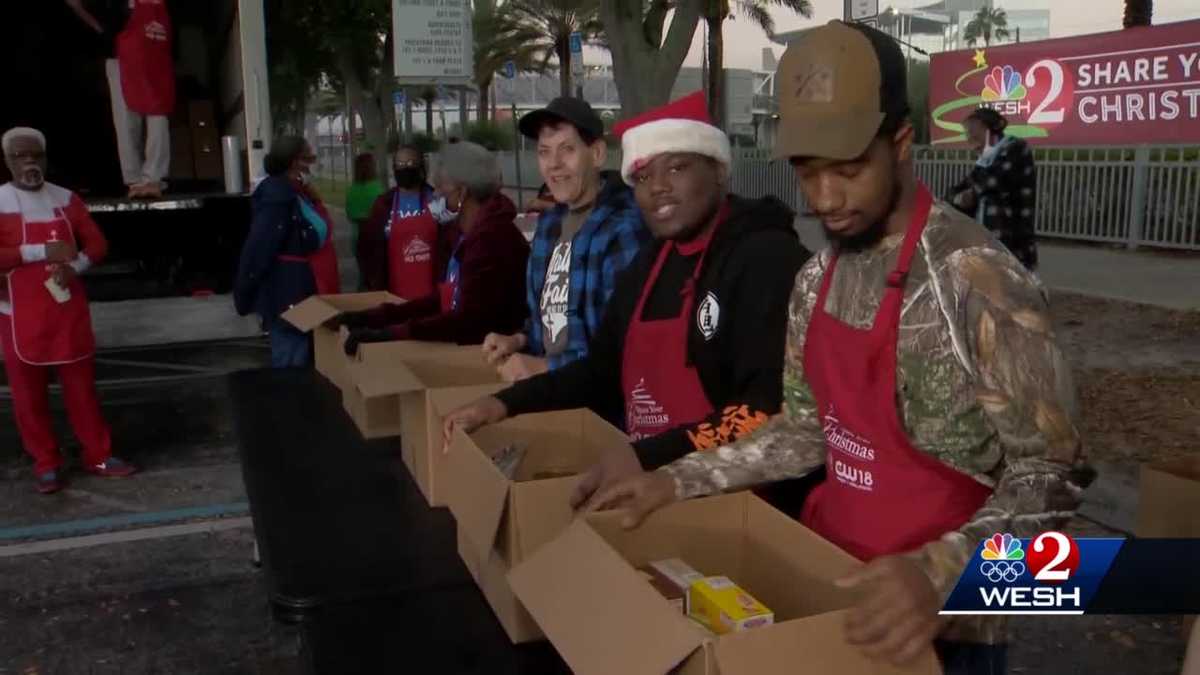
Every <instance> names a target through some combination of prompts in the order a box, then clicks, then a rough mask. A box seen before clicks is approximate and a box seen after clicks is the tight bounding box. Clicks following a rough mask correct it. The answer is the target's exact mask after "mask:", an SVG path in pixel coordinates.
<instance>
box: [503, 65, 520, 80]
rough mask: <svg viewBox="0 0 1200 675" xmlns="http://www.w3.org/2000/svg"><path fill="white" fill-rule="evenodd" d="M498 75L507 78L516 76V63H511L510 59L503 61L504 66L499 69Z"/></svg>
mask: <svg viewBox="0 0 1200 675" xmlns="http://www.w3.org/2000/svg"><path fill="white" fill-rule="evenodd" d="M500 75H502V76H503V77H504V78H505V79H508V80H511V79H513V78H514V77H516V76H517V64H515V63H513V62H512V61H505V62H504V68H503V69H502V70H501V71H500Z"/></svg>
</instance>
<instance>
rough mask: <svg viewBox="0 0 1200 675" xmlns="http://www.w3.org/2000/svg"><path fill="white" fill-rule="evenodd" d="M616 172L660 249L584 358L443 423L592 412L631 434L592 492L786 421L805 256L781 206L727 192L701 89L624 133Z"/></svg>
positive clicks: (724, 145) (644, 257) (588, 479)
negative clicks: (794, 307) (791, 324)
mask: <svg viewBox="0 0 1200 675" xmlns="http://www.w3.org/2000/svg"><path fill="white" fill-rule="evenodd" d="M615 131H616V133H617V134H618V135H620V136H621V146H622V151H623V159H622V166H621V175H622V177H623V178H624V180H625V182H626V183H628V184H629V185H631V186H632V187H633V190H634V196H635V198H636V199H637V203H638V207H639V208H640V209H641V211H642V216H643V218H644V219H645V222H646V225H647V226H648V227H649V229H650V232H651V234H653V236H654V241H653V242H652V243H651V244H649V245H647V246H646V247H644V248H643V249H642V251H641V253H640V254H639V255H638V256H637V257H636V258H634V260H633V262H631V263H630V265H629V267H628V268H626V270H625V272H624V273H623V274H622V276H621V277H620V278H619V279H618V280H617V283H616V286H615V288H614V290H613V293H612V296H611V297H610V299H609V303H608V308H607V310H606V313H605V316H604V319H603V320H602V321H601V323H600V326H599V328H598V330H597V332H596V334H595V336H594V337H593V338H592V341H591V343H590V345H589V351H588V354H587V356H585V357H584V358H581V359H579V360H577V361H574V362H572V363H569V364H567V365H565V366H563V367H561V368H557V369H555V370H552V371H550V372H548V373H544V374H541V375H538V376H535V377H533V378H530V379H527V380H524V381H522V382H518V383H517V384H515V385H514V386H512V387H511V388H509V389H506V390H504V391H502V392H500V393H499V394H497V395H496V396H490V397H486V398H483V399H480V400H478V401H476V402H474V403H472V404H470V405H468V406H465V407H463V408H461V409H459V410H457V411H455V412H453V413H451V414H450V415H449V416H447V418H446V426H445V432H446V434H447V435H449V434H450V433H451V432H452V430H453V428H455V427H456V426H457V427H460V428H462V429H464V430H465V431H468V432H470V431H472V430H474V429H476V428H478V427H480V426H483V425H485V424H492V423H495V422H499V421H500V420H502V419H505V418H507V417H512V416H515V415H522V414H526V413H535V412H544V411H549V410H564V409H570V408H584V407H586V408H591V409H592V410H594V411H595V412H597V413H599V414H600V415H602V416H604V417H606V418H607V419H609V420H610V421H612V422H613V423H614V424H616V425H618V426H621V427H623V428H624V430H625V431H626V433H628V434H629V437H630V439H631V440H632V441H633V442H634V448H635V450H636V457H635V456H634V455H633V454H631V453H625V454H622V453H619V452H615V453H611V454H610V455H608V456H606V457H605V458H604V459H603V460H602V461H601V463H600V464H599V465H597V466H596V467H594V468H593V469H592V470H591V471H589V472H588V474H587V475H586V476H585V479H584V480H583V481H582V482H581V485H580V488H579V490H578V491H577V493H576V495H575V497H574V499H575V500H576V502H577V503H580V502H582V501H583V500H584V499H586V498H587V497H588V496H589V495H590V494H591V492H592V491H593V490H595V489H596V487H597V486H601V485H606V484H609V483H610V482H612V481H614V480H616V479H618V478H620V477H622V476H626V475H630V474H633V473H638V472H640V471H641V469H642V468H646V469H650V468H653V467H658V466H662V465H664V464H667V463H670V462H672V461H673V460H675V459H678V458H679V457H682V456H684V455H686V454H688V453H691V452H694V451H696V450H706V449H709V448H713V447H717V446H719V445H721V444H723V443H726V442H728V441H730V440H732V439H734V438H738V437H740V436H742V435H745V434H748V433H750V432H751V431H752V430H754V429H755V428H757V427H758V426H760V425H761V424H762V423H764V422H765V421H766V420H767V419H768V418H769V416H771V415H773V414H775V413H777V412H779V407H780V402H781V398H782V385H781V380H782V370H781V359H782V358H783V346H784V334H785V324H786V321H787V298H788V296H789V294H790V293H791V290H792V283H793V280H794V277H795V275H796V272H797V270H798V269H799V268H800V266H801V265H802V264H803V263H804V261H805V259H806V258H807V256H808V254H807V252H806V251H805V250H804V248H803V247H802V246H801V245H800V242H799V240H798V238H797V236H796V232H795V230H794V229H793V226H792V221H793V213H792V211H791V210H789V209H788V208H787V207H786V206H784V205H783V203H782V202H780V201H779V200H777V199H775V198H773V197H766V198H763V199H757V200H751V199H742V198H740V197H737V196H733V195H729V194H728V181H729V163H730V149H729V139H728V137H726V135H725V134H724V132H722V131H721V130H720V129H718V128H716V127H715V126H713V125H712V123H711V122H710V121H709V119H708V116H707V113H706V106H705V100H704V95H703V93H701V92H697V93H695V94H692V95H690V96H687V97H685V98H682V99H680V100H678V101H675V102H673V103H670V104H668V105H666V106H663V107H661V108H658V109H656V110H652V111H649V112H647V113H645V114H643V115H641V116H639V117H636V118H633V119H630V120H627V121H625V122H622V123H621V124H619V125H618V126H617V128H616V130H615Z"/></svg>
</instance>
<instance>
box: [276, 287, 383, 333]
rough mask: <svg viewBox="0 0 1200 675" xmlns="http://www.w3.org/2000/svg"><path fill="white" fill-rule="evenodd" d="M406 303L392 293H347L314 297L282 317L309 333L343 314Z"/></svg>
mask: <svg viewBox="0 0 1200 675" xmlns="http://www.w3.org/2000/svg"><path fill="white" fill-rule="evenodd" d="M389 302H390V303H400V302H404V301H403V300H401V299H400V298H397V297H396V296H394V295H392V294H391V293H387V292H383V291H377V292H373V293H345V294H342V295H313V296H310V297H309V298H308V299H306V300H305V301H304V302H301V303H300V304H298V305H295V306H294V307H292V308H291V309H289V310H288V311H286V312H284V313H283V314H282V315H281V316H282V317H283V319H284V320H285V321H287V322H288V323H290V324H292V325H293V326H295V327H296V328H298V329H300V330H301V331H303V332H305V333H307V332H309V331H311V330H313V329H314V328H316V327H317V326H320V325H321V324H323V323H325V322H326V321H328V320H330V319H332V318H333V317H335V316H337V315H338V314H340V313H342V312H359V311H362V310H365V309H372V308H375V307H378V306H380V305H382V304H384V303H389Z"/></svg>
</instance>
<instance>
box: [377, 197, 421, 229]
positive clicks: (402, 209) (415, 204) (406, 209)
mask: <svg viewBox="0 0 1200 675" xmlns="http://www.w3.org/2000/svg"><path fill="white" fill-rule="evenodd" d="M392 211H393V212H392V217H391V218H388V221H387V224H386V225H384V226H383V233H384V234H385V235H387V236H389V237H390V236H392V219H393V218H412V217H413V216H419V215H421V193H419V192H400V191H399V190H397V191H396V199H395V201H393V202H392Z"/></svg>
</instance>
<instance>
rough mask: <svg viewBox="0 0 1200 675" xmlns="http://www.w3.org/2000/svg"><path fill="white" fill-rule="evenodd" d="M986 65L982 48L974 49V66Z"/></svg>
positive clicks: (981, 66)
mask: <svg viewBox="0 0 1200 675" xmlns="http://www.w3.org/2000/svg"><path fill="white" fill-rule="evenodd" d="M985 66H987V57H986V56H984V54H983V50H982V49H976V50H975V67H976V68H983V67H985Z"/></svg>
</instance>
